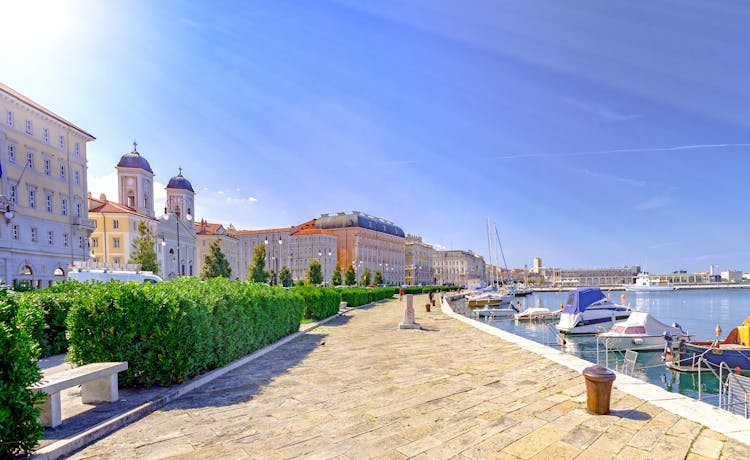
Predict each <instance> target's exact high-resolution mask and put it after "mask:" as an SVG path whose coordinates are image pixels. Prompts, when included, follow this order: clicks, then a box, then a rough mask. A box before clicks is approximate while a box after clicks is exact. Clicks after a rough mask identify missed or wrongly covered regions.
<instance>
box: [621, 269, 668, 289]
mask: <svg viewBox="0 0 750 460" xmlns="http://www.w3.org/2000/svg"><path fill="white" fill-rule="evenodd" d="M625 290H626V291H631V292H654V291H674V286H672V285H669V284H666V283H662V282H661V280H660V279H659V278H653V279H652V278H651V277H650V276H649V274H648V273H639V274H638V276H637V277H636V278H635V284H631V285H628V286H625Z"/></svg>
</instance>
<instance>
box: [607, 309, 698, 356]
mask: <svg viewBox="0 0 750 460" xmlns="http://www.w3.org/2000/svg"><path fill="white" fill-rule="evenodd" d="M667 336H669V337H671V338H672V339H673V340H676V341H679V340H680V339H683V338H684V339H688V338H689V337H690V336H689V335H688V333H687V332H685V331H684V330H682V327H680V325H679V324H677V323H674V324H672V325H671V326H669V325H667V324H664V323H662V322H661V321H659V320H658V319H656V318H654V317H653V316H651V315H650V314H648V313H647V312H643V311H634V312H633V313H631V314H630V316H629V317H628V319H626V320H625V321H621V322H618V323H615V324H614V325H613V326H612V328H611V329H610V330H609V331H607V332H601V333H599V334H597V337H598V339H599V341H600V342H601V343H602V344H603V345H604V346H605V347H606V348H607V350H611V351H622V350H634V351H651V350H653V351H659V350H663V349H664V343H665V341H664V339H665V337H667ZM674 343H675V344H676V343H677V342H674Z"/></svg>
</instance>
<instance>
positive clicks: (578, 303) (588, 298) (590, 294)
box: [562, 287, 606, 314]
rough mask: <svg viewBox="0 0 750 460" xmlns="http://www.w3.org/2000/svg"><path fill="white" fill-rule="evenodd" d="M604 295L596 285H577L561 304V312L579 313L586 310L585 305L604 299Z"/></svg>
mask: <svg viewBox="0 0 750 460" xmlns="http://www.w3.org/2000/svg"><path fill="white" fill-rule="evenodd" d="M605 297H606V296H605V295H604V293H603V292H602V290H601V289H599V288H598V287H579V288H576V290H575V291H570V294H568V300H566V301H565V305H564V306H563V311H562V312H563V313H571V314H575V313H580V312H583V311H586V307H588V306H589V305H591V304H592V303H594V302H596V301H599V300H601V299H604V298H605Z"/></svg>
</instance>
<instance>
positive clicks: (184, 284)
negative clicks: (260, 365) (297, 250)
mask: <svg viewBox="0 0 750 460" xmlns="http://www.w3.org/2000/svg"><path fill="white" fill-rule="evenodd" d="M85 286H86V288H85V289H82V292H81V295H79V296H78V297H77V302H76V304H75V305H74V306H73V307H72V308H71V310H70V313H69V315H68V320H67V325H68V334H69V340H70V346H69V350H68V353H69V354H68V356H69V359H71V360H72V361H73V362H75V363H76V364H85V363H91V362H100V361H127V362H128V370H127V371H126V372H123V373H120V383H121V385H123V386H131V385H143V386H151V385H153V384H159V385H163V386H168V385H171V384H174V383H181V382H184V381H186V380H187V379H189V378H191V377H193V376H195V375H197V374H199V373H201V372H204V371H207V370H210V369H213V368H216V367H219V366H223V365H225V364H227V363H229V362H231V361H232V360H234V359H237V358H239V357H241V356H243V355H246V354H249V353H252V352H253V351H255V350H257V349H259V348H262V347H264V346H266V345H268V344H270V343H273V342H275V341H277V340H279V339H280V338H282V337H284V336H286V335H288V334H291V333H293V332H296V331H298V330H299V324H300V320H301V318H302V313H303V309H304V300H303V298H302V297H301V296H300V295H299V294H296V293H294V292H291V291H286V290H284V289H282V288H280V287H271V286H265V285H261V284H248V283H243V282H240V281H229V280H227V279H225V278H213V279H209V280H206V281H200V280H198V279H196V278H192V277H191V278H188V277H186V278H180V279H178V280H173V281H167V282H162V283H157V284H135V283H126V284H121V283H117V282H109V283H106V284H91V285H85Z"/></svg>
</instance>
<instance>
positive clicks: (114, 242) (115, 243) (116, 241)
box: [112, 238, 120, 249]
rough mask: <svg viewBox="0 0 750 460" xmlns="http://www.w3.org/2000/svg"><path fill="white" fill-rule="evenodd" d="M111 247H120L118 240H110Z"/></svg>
mask: <svg viewBox="0 0 750 460" xmlns="http://www.w3.org/2000/svg"><path fill="white" fill-rule="evenodd" d="M112 247H113V248H115V249H117V248H119V247H120V238H112Z"/></svg>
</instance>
